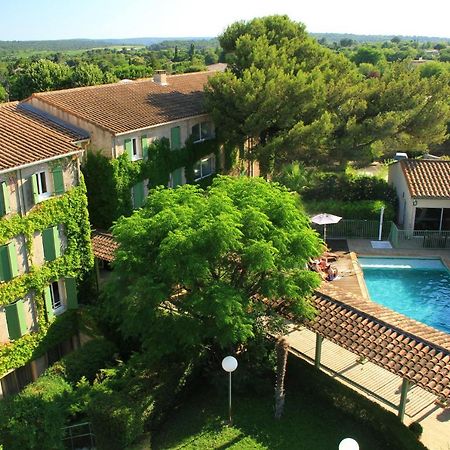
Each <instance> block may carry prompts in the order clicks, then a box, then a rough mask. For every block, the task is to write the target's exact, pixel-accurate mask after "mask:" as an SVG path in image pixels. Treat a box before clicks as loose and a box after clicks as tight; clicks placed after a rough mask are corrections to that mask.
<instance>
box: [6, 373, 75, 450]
mask: <svg viewBox="0 0 450 450" xmlns="http://www.w3.org/2000/svg"><path fill="white" fill-rule="evenodd" d="M71 391H72V388H71V386H70V385H69V384H68V383H67V382H66V381H65V380H64V379H63V378H62V377H60V376H57V375H55V374H50V375H44V376H42V377H40V378H39V379H38V380H36V381H35V382H34V383H32V384H30V385H28V386H27V387H26V388H25V389H24V390H23V391H22V392H21V393H20V394H18V395H16V396H14V397H11V398H8V399H6V400H4V401H3V402H1V403H0V436H1V439H2V443H3V445H4V448H5V450H23V449H29V450H33V449H37V450H40V449H43V448H46V449H54V450H59V449H62V448H64V447H63V444H62V437H63V431H62V427H63V426H64V424H65V420H66V417H67V413H66V411H67V404H68V397H69V394H70V393H71Z"/></svg>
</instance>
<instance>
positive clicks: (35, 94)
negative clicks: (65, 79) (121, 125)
mask: <svg viewBox="0 0 450 450" xmlns="http://www.w3.org/2000/svg"><path fill="white" fill-rule="evenodd" d="M208 73H209V74H213V73H215V72H212V71H208V70H202V71H201V72H189V73H177V74H173V75H167V77H168V78H180V77H188V76H193V75H201V74H208ZM148 82H151V83H155V84H158V83H156V82H155V81H154V80H153V77H148V78H138V79H136V80H131V81H130V82H127V83H124V82H123V80H119V81H116V82H115V83H103V84H94V85H93V86H79V87H73V88H65V89H55V90H53V91H44V92H33V94H31V96H29V97H27V99H29V98H41V97H47V96H49V95H52V94H54V93H56V92H57V93H60V92H61V93H62V92H75V91H83V90H91V89H104V88H107V87H111V86H131V85H133V84H137V83H148ZM27 99H24V100H27Z"/></svg>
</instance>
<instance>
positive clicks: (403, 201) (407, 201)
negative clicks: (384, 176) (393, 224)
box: [388, 163, 450, 230]
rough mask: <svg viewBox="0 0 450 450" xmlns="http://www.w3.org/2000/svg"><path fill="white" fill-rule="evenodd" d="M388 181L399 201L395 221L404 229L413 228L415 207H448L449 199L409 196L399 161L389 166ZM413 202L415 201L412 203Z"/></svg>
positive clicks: (449, 206) (449, 204)
mask: <svg viewBox="0 0 450 450" xmlns="http://www.w3.org/2000/svg"><path fill="white" fill-rule="evenodd" d="M388 182H389V184H390V185H392V186H393V187H394V188H395V190H396V192H397V197H398V201H399V209H398V215H397V221H398V223H399V224H400V225H402V226H403V228H404V229H405V230H413V229H414V221H415V216H416V208H450V198H449V199H415V198H412V197H411V194H410V192H409V188H408V184H407V182H406V179H405V176H404V174H403V171H402V169H401V166H400V163H395V164H392V165H391V166H390V167H389V177H388ZM413 203H416V205H414V204H413Z"/></svg>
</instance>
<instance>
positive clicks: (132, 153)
mask: <svg viewBox="0 0 450 450" xmlns="http://www.w3.org/2000/svg"><path fill="white" fill-rule="evenodd" d="M124 146H125V152H126V153H127V154H128V156H129V157H130V159H131V161H136V160H137V159H141V155H140V152H139V149H138V145H137V139H135V138H133V139H125V141H124Z"/></svg>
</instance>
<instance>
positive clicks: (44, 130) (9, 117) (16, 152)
mask: <svg viewBox="0 0 450 450" xmlns="http://www.w3.org/2000/svg"><path fill="white" fill-rule="evenodd" d="M84 137H85V136H81V135H80V134H78V133H76V132H75V131H74V130H72V129H69V128H65V127H63V126H62V125H61V124H58V123H55V122H52V121H51V120H49V119H48V118H46V117H41V116H39V115H37V114H35V113H34V112H32V111H29V110H27V109H26V108H24V107H22V106H21V105H20V104H19V103H17V102H11V103H3V104H0V170H6V169H12V168H14V167H19V166H22V165H25V164H30V163H34V162H38V161H41V160H43V159H47V158H52V157H55V156H59V155H61V156H62V155H64V154H66V153H70V152H73V151H77V150H80V148H79V147H77V146H76V145H75V144H73V142H74V141H77V140H81V139H83V138H84Z"/></svg>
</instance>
